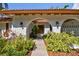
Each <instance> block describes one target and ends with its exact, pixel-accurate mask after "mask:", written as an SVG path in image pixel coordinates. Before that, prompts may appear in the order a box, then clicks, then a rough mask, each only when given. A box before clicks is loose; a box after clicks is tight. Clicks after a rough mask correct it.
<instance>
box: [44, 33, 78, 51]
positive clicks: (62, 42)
mask: <svg viewBox="0 0 79 59" xmlns="http://www.w3.org/2000/svg"><path fill="white" fill-rule="evenodd" d="M43 38H44V39H45V41H46V44H47V49H48V51H53V52H71V51H72V49H71V48H70V46H72V45H73V44H76V45H79V37H75V36H72V35H69V34H66V33H52V32H51V33H48V34H47V35H44V37H43ZM73 48H74V47H73Z"/></svg>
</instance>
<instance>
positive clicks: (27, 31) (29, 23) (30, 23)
mask: <svg viewBox="0 0 79 59" xmlns="http://www.w3.org/2000/svg"><path fill="white" fill-rule="evenodd" d="M38 19H42V20H46V21H47V23H48V24H50V26H51V23H50V21H49V20H48V19H45V18H40V17H39V18H34V19H31V20H30V21H29V22H28V24H27V28H26V33H27V34H26V35H27V37H29V30H28V29H29V26H30V25H32V22H33V21H35V20H38Z"/></svg>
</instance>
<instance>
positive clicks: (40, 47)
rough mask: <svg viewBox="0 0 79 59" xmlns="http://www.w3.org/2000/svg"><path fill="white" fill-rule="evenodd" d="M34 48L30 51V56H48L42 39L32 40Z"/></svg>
mask: <svg viewBox="0 0 79 59" xmlns="http://www.w3.org/2000/svg"><path fill="white" fill-rule="evenodd" d="M34 41H35V44H36V48H35V49H34V50H33V51H32V54H31V56H48V54H47V50H46V46H45V44H44V41H43V39H36V40H34Z"/></svg>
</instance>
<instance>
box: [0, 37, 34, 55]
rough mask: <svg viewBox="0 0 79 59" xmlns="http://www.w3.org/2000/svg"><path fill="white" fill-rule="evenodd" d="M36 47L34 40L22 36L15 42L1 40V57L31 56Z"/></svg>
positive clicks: (14, 40)
mask: <svg viewBox="0 0 79 59" xmlns="http://www.w3.org/2000/svg"><path fill="white" fill-rule="evenodd" d="M34 46H35V43H34V42H33V40H32V39H30V38H25V37H22V36H18V37H16V38H15V39H13V40H5V39H3V38H0V56H30V55H31V52H32V50H33V48H34Z"/></svg>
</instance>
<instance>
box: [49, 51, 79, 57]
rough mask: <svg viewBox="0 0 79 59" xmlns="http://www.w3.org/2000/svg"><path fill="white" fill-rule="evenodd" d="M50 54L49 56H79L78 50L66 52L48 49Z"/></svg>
mask: <svg viewBox="0 0 79 59" xmlns="http://www.w3.org/2000/svg"><path fill="white" fill-rule="evenodd" d="M48 55H49V56H79V53H78V52H70V53H66V52H52V51H48Z"/></svg>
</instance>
